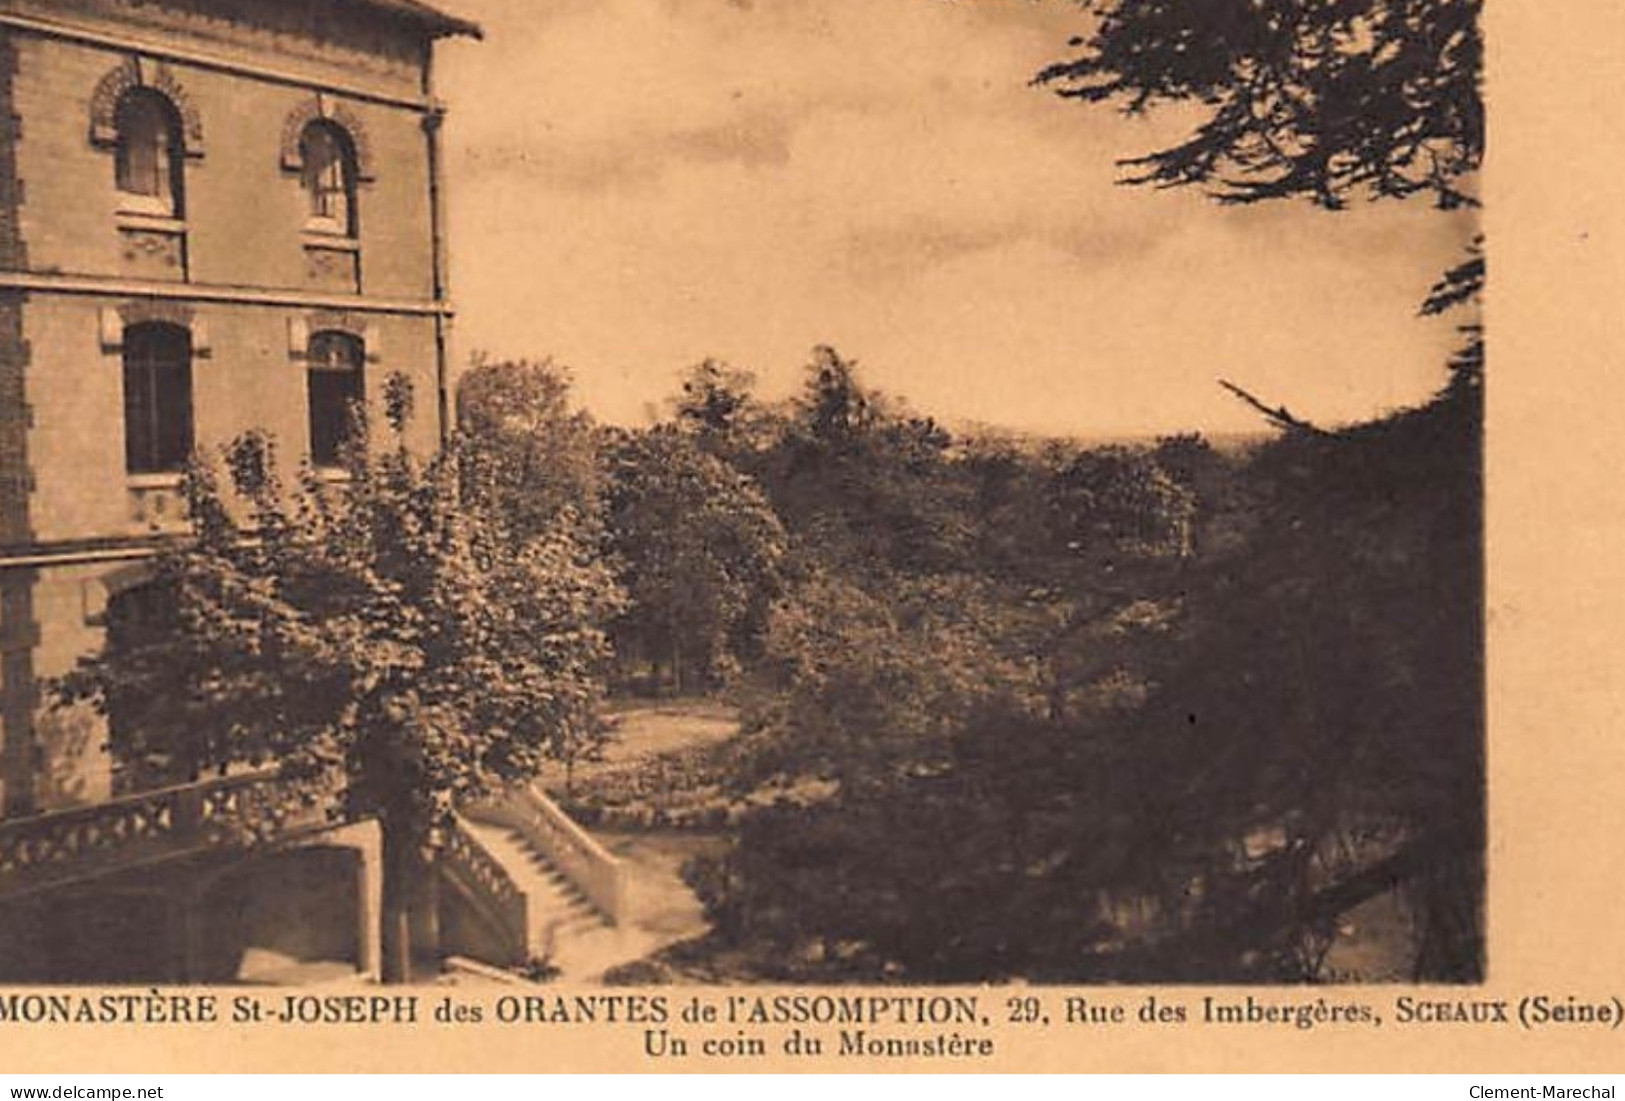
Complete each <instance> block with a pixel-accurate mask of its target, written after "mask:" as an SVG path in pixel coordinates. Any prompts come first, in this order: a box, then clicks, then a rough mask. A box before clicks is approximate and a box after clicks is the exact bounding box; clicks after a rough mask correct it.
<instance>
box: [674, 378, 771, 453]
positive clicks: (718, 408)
mask: <svg viewBox="0 0 1625 1101" xmlns="http://www.w3.org/2000/svg"><path fill="white" fill-rule="evenodd" d="M755 387H756V376H755V375H753V374H752V373H751V372H749V371H743V370H739V369H737V368H733V367H729V366H728V365H727V364H725V363H722V362H720V361H718V360H715V359H707V360H705V361H703V362H701V363H699V364H697V365H695V366H694V367H693V368H692V369H690V370H689V371H688V372H687V373H686V374H685V375H684V376H683V381H682V389H681V393H680V395H679V396H678V397H677V398H676V400H674V401H673V402H672V410H673V414H674V417H673V419H674V422H675V424H676V426H677V429H678V431H680V432H682V433H684V434H686V435H690V436H693V437H694V438H695V439H696V440H698V441H699V443H700V446H701V447H703V448H705V449H706V450H707V451H709V452H711V453H712V454H713V455H717V456H718V457H720V458H724V459H728V460H730V461H733V460H735V459H737V458H739V457H740V456H741V454H742V453H743V452H746V451H748V450H752V449H756V448H759V447H761V446H764V445H765V444H767V443H769V442H770V441H769V440H766V439H764V438H762V434H763V432H764V430H770V426H769V425H768V424H767V423H766V422H767V420H768V417H767V411H766V410H765V409H763V408H762V407H761V404H760V403H759V402H758V401H757V400H756V397H755V395H754V393H753V391H754V389H755Z"/></svg>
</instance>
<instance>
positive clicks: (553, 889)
mask: <svg viewBox="0 0 1625 1101" xmlns="http://www.w3.org/2000/svg"><path fill="white" fill-rule="evenodd" d="M464 826H465V828H466V829H468V831H469V832H470V833H471V834H473V835H474V837H475V838H476V839H477V840H478V841H479V842H480V844H482V845H484V846H485V848H486V851H488V852H489V853H490V854H491V855H492V856H494V857H496V859H497V860H498V861H499V862H500V863H501V864H502V866H503V867H504V868H506V869H507V871H508V874H509V875H510V876H512V877H513V880H514V883H515V884H516V885H517V886H518V887H519V889H520V890H521V891H523V892H525V896H526V899H527V902H528V909H529V914H530V938H529V939H530V947H531V950H532V951H533V952H534V953H535V954H536V955H537V956H538V957H541V958H543V959H550V962H552V963H553V964H554V966H556V967H559V968H560V969H561V971H562V970H564V969H565V963H564V961H565V960H567V959H569V958H571V957H574V956H579V952H575V951H572V950H571V945H572V943H573V942H574V941H576V940H579V939H580V938H582V937H585V936H588V935H591V934H596V933H601V932H604V931H609V932H613V930H610V929H609V926H608V924H607V923H606V922H605V921H604V919H603V917H602V915H600V914H599V913H598V911H597V909H595V908H594V907H593V905H592V903H591V902H589V901H588V900H587V898H586V897H585V896H584V895H582V894H581V892H580V891H579V890H577V889H576V887H575V885H574V884H572V883H571V882H570V881H569V880H568V879H567V878H565V877H564V876H563V875H562V874H561V873H560V872H559V871H558V869H557V868H555V867H553V865H552V864H551V863H549V862H548V860H547V859H546V858H545V857H543V856H542V855H541V854H540V853H538V852H537V851H536V850H535V849H534V848H533V847H532V846H531V844H530V843H529V842H528V841H526V840H525V838H524V836H523V835H522V834H520V833H519V831H517V830H514V829H510V828H508V827H506V826H493V825H489V824H486V823H480V822H465V823H464Z"/></svg>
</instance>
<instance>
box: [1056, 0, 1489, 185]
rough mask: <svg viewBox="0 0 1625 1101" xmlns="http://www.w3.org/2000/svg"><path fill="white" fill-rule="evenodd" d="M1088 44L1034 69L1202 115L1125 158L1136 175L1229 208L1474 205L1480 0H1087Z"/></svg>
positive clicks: (1092, 97)
mask: <svg viewBox="0 0 1625 1101" xmlns="http://www.w3.org/2000/svg"><path fill="white" fill-rule="evenodd" d="M1080 3H1081V4H1082V6H1083V7H1084V8H1085V9H1086V10H1088V11H1089V12H1090V13H1091V14H1093V15H1094V16H1095V18H1096V20H1097V22H1096V24H1095V27H1094V29H1093V30H1092V32H1091V33H1090V34H1088V35H1086V36H1081V37H1078V38H1074V39H1073V40H1072V45H1073V46H1074V47H1076V48H1078V49H1079V50H1080V51H1081V52H1080V53H1079V54H1078V56H1076V57H1073V58H1071V59H1069V60H1066V61H1061V62H1057V63H1056V64H1053V65H1050V66H1049V67H1047V68H1046V69H1044V70H1043V71H1042V72H1041V73H1039V75H1038V80H1039V81H1040V82H1042V83H1046V84H1051V85H1055V86H1056V87H1057V90H1058V91H1059V92H1060V94H1061V95H1064V96H1070V97H1075V98H1078V99H1081V100H1084V101H1087V102H1091V103H1094V102H1102V101H1115V102H1118V103H1120V104H1122V105H1123V108H1124V110H1126V111H1128V112H1129V113H1133V114H1137V113H1140V112H1143V111H1146V110H1147V109H1149V108H1152V107H1155V106H1158V105H1162V104H1169V103H1178V104H1185V105H1199V107H1200V109H1201V110H1202V111H1203V112H1204V113H1205V116H1206V117H1205V118H1204V120H1203V121H1202V122H1201V124H1200V125H1199V126H1197V128H1196V130H1195V132H1194V133H1192V134H1191V136H1190V137H1188V138H1187V139H1186V140H1184V141H1183V142H1180V143H1178V144H1177V145H1174V146H1172V147H1170V148H1167V149H1163V150H1160V151H1157V152H1154V153H1151V154H1148V155H1146V156H1142V157H1136V158H1132V159H1130V160H1128V161H1126V162H1125V164H1126V165H1127V166H1128V167H1129V168H1131V169H1132V170H1133V171H1134V173H1135V174H1134V175H1132V176H1131V177H1130V179H1131V180H1132V181H1133V182H1136V183H1150V184H1153V185H1156V186H1159V187H1174V186H1182V185H1196V186H1200V187H1204V188H1207V189H1208V190H1209V191H1210V192H1211V193H1212V194H1214V195H1215V196H1216V197H1217V198H1218V199H1219V200H1220V201H1221V202H1230V203H1251V202H1258V201H1261V200H1266V199H1278V198H1288V197H1306V198H1308V199H1310V200H1311V201H1313V202H1315V203H1318V204H1320V205H1321V206H1324V207H1327V208H1330V209H1337V208H1339V207H1342V206H1344V205H1345V204H1346V203H1347V202H1348V201H1349V200H1350V199H1351V198H1353V197H1356V196H1360V195H1366V196H1372V197H1390V198H1403V197H1405V196H1409V195H1415V194H1428V195H1431V196H1433V197H1434V199H1435V200H1436V201H1437V202H1438V203H1439V204H1440V205H1441V206H1445V207H1452V206H1458V205H1461V204H1463V203H1470V202H1473V201H1474V200H1473V198H1472V196H1471V194H1470V191H1469V190H1468V189H1467V187H1466V186H1465V181H1466V178H1467V177H1469V176H1471V174H1472V173H1474V172H1476V171H1477V170H1478V168H1479V165H1480V163H1481V162H1482V160H1483V153H1484V107H1483V101H1482V98H1481V95H1480V82H1481V70H1482V67H1483V53H1484V51H1483V42H1482V39H1481V37H1480V34H1479V28H1478V19H1479V10H1480V8H1481V6H1482V3H1481V0H1204V2H1202V3H1190V2H1188V0H1080Z"/></svg>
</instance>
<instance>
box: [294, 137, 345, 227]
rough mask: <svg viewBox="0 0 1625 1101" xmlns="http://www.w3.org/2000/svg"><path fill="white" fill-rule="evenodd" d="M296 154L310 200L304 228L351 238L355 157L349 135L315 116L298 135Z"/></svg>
mask: <svg viewBox="0 0 1625 1101" xmlns="http://www.w3.org/2000/svg"><path fill="white" fill-rule="evenodd" d="M299 156H300V162H301V163H302V164H303V166H304V169H303V181H304V186H305V197H306V199H307V200H308V202H309V220H308V221H307V222H306V225H305V228H306V229H309V230H312V231H314V232H318V233H333V234H338V235H341V236H344V237H354V236H355V235H356V195H355V184H356V157H355V145H354V143H353V142H351V141H350V136H349V135H348V134H346V133H345V132H344V130H343V129H342V128H341V127H339V126H336V125H334V124H333V123H331V122H328V121H326V120H325V119H318V120H316V121H314V122H312V123H310V124H309V125H308V126H306V127H305V130H304V133H303V134H302V135H301V136H300V138H299Z"/></svg>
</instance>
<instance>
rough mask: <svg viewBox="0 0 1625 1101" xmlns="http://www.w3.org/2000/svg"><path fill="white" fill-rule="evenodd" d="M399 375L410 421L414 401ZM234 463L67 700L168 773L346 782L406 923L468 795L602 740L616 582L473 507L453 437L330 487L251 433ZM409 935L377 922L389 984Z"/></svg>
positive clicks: (389, 902) (356, 471)
mask: <svg viewBox="0 0 1625 1101" xmlns="http://www.w3.org/2000/svg"><path fill="white" fill-rule="evenodd" d="M391 388H392V398H391V403H390V404H391V408H392V411H393V413H394V414H395V416H396V420H395V425H396V427H397V428H398V427H399V425H400V424H401V423H403V421H404V416H405V412H406V409H407V406H408V404H409V399H408V398H407V397H406V395H405V392H404V391H403V390H402V389H401V388H400V386H399V380H392V383H391ZM225 461H226V462H225V465H226V475H227V479H226V483H225V484H224V485H223V484H222V482H221V479H220V476H219V474H218V473H217V472H216V470H215V469H214V468H213V467H212V466H210V465H208V464H204V463H198V464H195V465H194V466H193V468H192V469H191V470H190V472H189V473H188V475H187V478H186V483H185V492H186V498H187V502H188V506H189V509H190V515H191V518H192V521H193V525H194V528H195V537H194V538H193V539H191V540H190V541H188V542H186V543H185V544H182V545H179V546H176V547H174V548H172V549H170V550H167V551H165V552H164V553H163V554H162V555H161V556H160V557H159V559H158V560H157V563H156V566H155V576H154V578H153V581H152V592H153V593H154V594H155V595H154V597H153V598H152V599H150V600H149V601H148V602H147V603H148V604H149V605H150V606H151V607H154V608H157V609H160V614H159V615H158V617H157V618H156V619H148V620H144V621H143V620H142V618H141V617H140V616H134V617H132V618H131V619H130V620H129V621H127V622H124V623H122V624H120V625H119V627H118V629H116V630H115V631H114V632H113V633H112V637H111V639H110V643H111V644H110V645H109V646H108V647H107V648H106V649H105V650H104V652H102V653H100V654H97V655H93V656H90V657H87V658H85V659H84V660H83V661H82V662H81V663H80V665H79V666H78V668H77V669H76V670H75V671H74V672H73V673H72V674H70V675H69V676H68V677H67V678H65V680H64V681H63V682H62V683H61V685H60V686H59V696H60V697H61V699H62V700H64V701H65V702H72V701H81V700H89V701H92V702H93V703H94V704H95V705H96V706H98V707H100V708H102V709H103V710H104V711H106V712H107V713H109V717H110V719H111V724H112V727H113V731H114V736H115V745H116V747H117V749H118V750H119V752H120V754H121V755H122V756H123V757H125V759H126V760H134V759H139V760H140V761H142V762H145V763H146V764H148V765H149V766H151V765H159V766H162V767H165V768H167V769H169V770H170V771H171V773H172V774H176V775H177V778H186V777H188V776H192V777H195V776H196V775H197V774H198V773H199V772H200V771H203V770H209V769H218V770H225V769H229V768H231V767H232V766H235V765H240V764H254V765H258V764H265V763H276V764H279V765H280V766H281V767H282V769H283V770H284V771H285V772H286V773H290V774H293V775H306V776H329V777H336V778H337V780H338V783H339V790H338V796H339V799H340V801H341V804H342V808H343V811H344V813H345V814H346V816H349V817H359V816H375V817H376V818H377V819H378V821H379V822H380V825H381V827H382V829H383V835H384V844H385V857H386V871H385V880H386V882H385V899H386V909H388V910H389V911H390V912H391V913H392V914H393V915H395V917H396V918H400V915H402V914H404V913H405V912H407V910H408V909H409V907H410V904H411V903H410V900H411V899H412V898H413V897H414V895H415V893H416V892H417V891H418V890H419V889H420V888H421V886H422V883H423V879H424V874H425V873H424V870H423V864H422V861H423V859H424V858H425V856H426V854H427V853H428V852H429V851H430V850H432V848H433V846H434V844H435V836H436V828H437V827H438V826H440V825H442V824H444V823H445V821H446V819H447V817H448V816H449V815H450V814H451V813H452V812H453V810H454V808H455V807H456V806H457V805H458V803H460V802H461V801H463V800H466V799H472V798H477V797H479V796H481V795H484V794H486V793H488V792H489V791H490V790H491V789H492V787H493V786H494V785H497V784H500V783H503V782H505V781H508V780H512V779H519V778H524V777H528V776H530V775H532V774H534V772H535V771H536V770H537V768H538V767H539V766H540V764H541V763H542V761H543V760H544V759H546V758H548V757H552V756H559V755H564V754H567V753H569V752H571V751H572V750H573V748H574V747H575V746H577V745H578V744H579V743H581V742H583V741H590V740H592V739H594V738H596V737H598V730H599V727H598V724H597V720H596V715H595V705H596V703H597V700H598V695H599V684H598V675H599V672H600V664H601V662H602V660H603V658H604V656H605V654H606V639H605V635H604V633H603V630H602V623H603V621H604V620H605V618H606V617H607V616H609V615H610V614H611V613H613V612H614V610H615V609H616V607H617V603H618V601H617V591H616V588H615V585H614V582H613V579H612V577H610V575H609V574H608V573H607V572H606V571H605V570H604V568H603V567H602V566H601V565H599V564H597V563H596V562H595V561H594V560H593V559H592V557H591V555H590V553H589V549H588V548H584V547H583V546H582V545H581V544H580V543H579V542H578V540H577V539H576V535H575V532H574V531H573V530H571V529H569V528H567V527H555V528H551V529H547V530H544V531H539V532H536V533H534V534H533V535H532V537H530V538H528V539H525V540H514V539H512V538H510V536H509V532H508V530H507V529H506V527H505V526H504V524H503V523H502V522H501V521H500V518H498V517H496V516H495V515H494V514H492V513H490V512H487V511H485V510H482V509H480V508H474V507H468V506H467V505H466V504H465V502H464V500H463V496H462V493H461V488H462V483H463V480H464V478H463V475H464V473H465V471H464V468H463V461H464V460H463V453H462V451H461V450H460V449H458V448H455V447H454V448H453V449H451V450H449V451H447V452H445V453H443V454H441V455H439V456H436V457H434V458H432V459H429V460H427V461H422V460H419V459H418V458H416V457H414V456H413V455H412V454H411V453H410V452H408V451H407V450H406V448H405V446H404V443H403V442H402V441H401V440H399V439H397V441H396V442H395V444H394V445H393V446H386V447H382V448H379V449H377V450H376V451H374V450H369V448H368V446H367V444H366V441H365V437H364V435H363V436H362V437H361V440H360V442H359V443H358V445H357V446H355V447H354V448H353V449H352V450H351V451H350V453H349V455H348V458H347V465H346V473H347V475H348V477H347V479H346V480H344V481H342V482H340V483H337V484H333V483H331V482H329V481H328V480H327V479H324V478H323V477H320V476H318V475H317V474H316V473H314V472H313V471H311V470H310V469H308V468H306V469H305V470H303V471H302V472H301V474H300V476H299V478H298V479H297V481H296V483H295V484H293V485H291V486H290V485H287V484H285V483H284V481H283V479H282V477H281V475H280V474H279V463H278V457H277V454H276V450H275V447H274V445H273V443H272V441H271V440H270V439H269V438H268V437H266V436H265V435H263V434H259V433H249V434H247V435H245V436H242V437H240V438H239V439H237V440H236V441H235V442H234V443H233V444H232V445H231V446H230V447H229V448H228V449H227V450H226V452H225ZM401 920H404V919H401ZM392 929H394V932H393V934H391V930H392ZM407 939H408V938H407V937H406V935H405V934H404V933H403V932H401V931H400V929H399V927H398V922H397V921H390V922H386V967H387V968H388V969H389V972H390V976H391V977H395V978H399V977H403V975H404V973H405V972H406V971H407V970H408V968H407V966H406V964H405V962H404V956H403V953H404V951H405V942H406V940H407Z"/></svg>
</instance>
